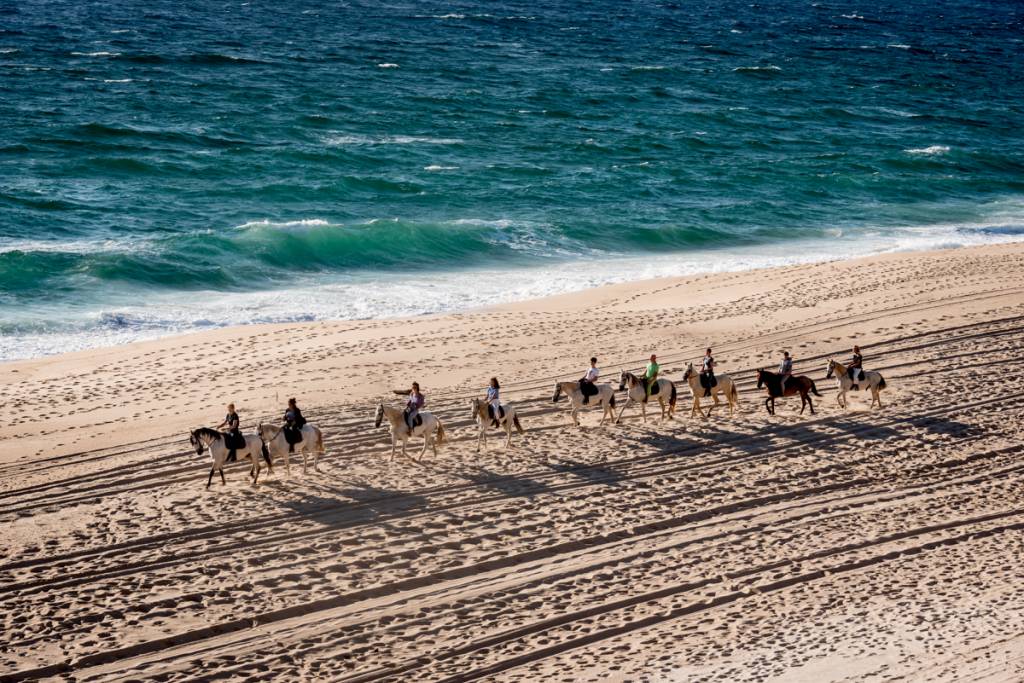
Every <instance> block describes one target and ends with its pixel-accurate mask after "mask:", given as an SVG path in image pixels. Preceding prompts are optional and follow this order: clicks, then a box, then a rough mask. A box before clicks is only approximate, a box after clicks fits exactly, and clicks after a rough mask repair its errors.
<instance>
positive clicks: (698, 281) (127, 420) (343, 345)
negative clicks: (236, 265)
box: [0, 243, 1024, 463]
mask: <svg viewBox="0 0 1024 683" xmlns="http://www.w3.org/2000/svg"><path fill="white" fill-rule="evenodd" d="M1022 254H1024V243H1009V244H1000V245H988V246H983V247H964V248H957V249H948V250H938V251H931V252H909V253H890V254H881V255H877V256H870V257H862V258H858V259H841V260H832V261H825V262H817V263H810V264H797V265H789V266H782V267H777V268H769V269H757V270H748V271H735V272H726V273H708V274H702V275H693V276H681V277H675V278H658V279H654V280H640V281H630V282H624V283H618V284H612V285H604V286H601V287H596V288H591V289H588V290H583V291H579V292H569V293H565V294H559V295H555V296H550V297H544V298H542V299H535V300H529V301H521V302H515V303H510V304H502V305H498V306H492V307H487V308H481V309H476V310H474V311H466V312H462V313H448V314H432V315H424V316H417V317H414V318H392V319H373V320H363V321H315V322H304V323H273V324H260V325H245V326H236V327H230V328H218V329H214V330H208V331H203V332H195V333H188V334H184V335H175V336H170V337H162V338H159V339H155V340H149V341H143V342H134V343H131V344H126V345H123V346H116V347H106V348H102V349H89V350H84V351H75V352H71V353H68V354H61V355H57V356H46V357H43V358H37V359H33V360H21V361H10V362H7V363H3V364H0V402H2V403H3V404H4V409H3V412H2V413H0V421H2V422H3V424H4V425H5V426H3V427H0V440H3V442H4V445H2V446H0V463H2V462H9V461H11V460H12V459H16V458H18V457H19V456H20V457H26V456H29V455H31V454H32V453H35V454H37V455H40V454H42V453H43V452H50V451H52V452H55V453H67V452H75V451H77V450H80V449H82V448H83V447H85V446H86V445H87V444H89V443H99V444H105V445H111V444H115V443H117V442H118V439H123V437H122V436H120V435H119V431H120V430H121V429H125V428H128V429H130V430H131V432H132V433H133V434H136V433H138V434H139V435H140V437H141V438H149V437H155V436H163V435H166V434H169V433H174V432H182V431H184V430H186V429H189V428H193V427H195V426H198V425H199V424H203V423H206V422H210V421H211V420H214V419H215V418H216V417H218V416H219V415H220V413H222V412H223V410H222V408H223V404H225V403H227V402H228V401H230V400H234V401H235V402H236V403H239V404H240V411H241V412H242V415H243V422H245V421H246V420H247V418H248V417H249V416H255V415H260V416H269V415H275V414H276V413H277V412H278V410H277V407H278V406H279V405H281V404H283V402H284V400H285V399H286V398H289V397H291V396H293V395H294V396H295V397H297V398H299V399H300V402H304V404H306V405H309V406H311V407H315V406H317V405H320V404H328V403H336V402H338V401H344V400H366V399H368V398H370V397H373V396H380V395H382V394H383V393H386V392H388V391H390V389H392V388H400V387H404V386H406V385H407V384H408V382H409V381H411V378H412V377H416V378H418V379H419V381H420V382H421V383H422V384H424V386H425V387H429V388H430V391H433V392H437V391H466V390H468V389H471V388H473V387H475V386H476V385H477V384H478V383H480V382H482V381H486V378H487V377H489V376H490V375H492V374H495V373H499V374H500V373H509V372H512V377H517V378H518V377H522V378H524V379H525V378H526V377H528V376H529V375H530V369H531V368H536V369H543V372H544V373H545V374H547V375H562V374H566V375H568V374H571V373H573V372H576V371H577V368H578V367H582V366H581V365H580V361H579V359H580V358H584V359H585V358H588V357H589V356H590V355H592V354H593V353H597V354H598V355H599V356H600V357H602V359H603V360H602V362H605V363H607V362H616V363H617V362H620V361H621V362H625V361H627V360H628V359H640V358H644V357H645V356H646V354H647V353H650V350H655V351H658V352H659V355H663V356H666V357H671V356H672V355H675V354H678V352H679V349H682V348H686V349H689V350H690V351H691V352H695V351H696V350H697V349H700V348H702V347H703V346H705V345H708V344H711V345H714V346H715V347H716V348H721V347H722V346H723V345H725V346H728V344H729V343H730V341H731V340H733V339H736V338H737V336H738V334H739V333H741V332H747V333H749V332H750V331H751V330H752V325H753V329H756V330H757V331H758V333H759V334H761V335H763V334H764V333H765V331H771V330H773V329H775V328H777V329H782V328H784V327H785V326H786V325H795V324H806V323H807V322H808V321H812V320H814V319H816V318H819V317H822V316H825V317H828V316H834V315H835V314H836V313H837V311H840V310H842V309H843V308H844V306H848V305H850V304H849V301H861V302H870V301H871V299H872V297H871V296H870V288H869V289H868V291H865V288H864V287H863V285H862V284H860V283H861V281H862V280H863V279H864V278H865V277H866V276H868V275H870V271H872V270H875V269H878V270H886V269H889V268H894V267H895V268H899V267H906V268H909V269H910V270H911V271H916V270H919V269H920V268H922V267H924V268H932V269H934V270H935V274H936V276H940V275H941V274H942V272H943V269H944V267H940V268H936V264H937V263H941V262H943V261H948V262H949V263H952V264H957V263H962V262H974V261H976V260H978V259H988V258H997V259H998V258H1003V257H1011V258H1015V257H1017V256H1020V255H1022ZM994 275H995V274H994ZM808 276H810V277H813V278H815V279H817V280H821V281H822V283H823V282H825V281H828V282H829V283H830V284H829V285H828V286H827V287H826V286H825V285H824V284H822V283H819V284H816V285H815V286H819V287H825V289H824V290H822V292H821V295H815V297H813V298H811V299H808V300H806V301H800V300H799V295H798V294H797V293H794V294H789V295H785V296H781V295H782V294H783V292H777V293H776V296H775V298H776V299H779V300H778V301H774V302H773V301H772V296H771V293H768V292H759V291H758V289H759V287H760V286H761V283H762V281H765V280H773V279H779V278H781V279H782V285H781V286H782V287H786V286H787V285H786V284H785V280H786V279H787V278H793V279H795V280H798V279H799V278H806V277H808ZM837 278H838V279H842V278H848V286H849V287H850V288H851V291H850V292H849V294H845V293H843V292H842V290H841V283H839V282H838V280H837ZM832 281H837V282H836V284H839V285H840V288H839V289H836V287H835V285H833V284H831V282H832ZM885 285H886V287H887V288H888V291H889V293H890V295H891V294H893V293H897V292H898V293H899V294H898V295H900V296H903V295H904V293H903V290H904V289H905V287H903V286H902V285H901V282H900V281H899V280H897V281H894V282H888V283H885ZM794 286H795V287H798V286H797V285H794ZM911 289H912V290H913V291H911V292H910V294H911V295H912V296H917V297H921V293H920V291H917V290H918V289H920V288H911ZM759 297H760V298H763V299H764V302H765V306H768V307H770V315H768V316H766V319H765V320H760V321H758V320H752V310H751V305H752V303H753V301H754V300H756V299H758V298H759ZM732 309H736V310H735V311H733V310H732ZM688 310H692V311H694V316H695V317H694V318H693V319H692V321H690V322H685V317H683V318H680V314H684V316H685V313H686V311H688ZM657 311H661V312H664V313H665V315H666V316H668V317H669V318H674V319H675V321H674V322H672V323H670V324H667V325H666V324H659V322H658V321H657V318H656V317H655V315H654V312H657ZM587 312H591V313H593V314H594V315H593V316H592V319H590V320H587V321H586V322H585V323H581V322H579V320H580V316H581V315H585V314H587ZM755 317H756V316H755ZM545 319H547V320H549V321H550V324H551V325H552V326H554V327H555V328H557V329H559V330H567V329H568V330H571V331H572V336H571V337H570V338H568V339H561V340H558V341H549V340H548V336H549V335H548V333H546V332H544V324H545V323H544V320H545ZM599 319H606V320H608V321H609V322H608V324H607V328H608V330H609V331H608V332H607V333H605V332H603V331H602V330H601V329H600V327H598V326H595V325H594V323H595V322H596V321H597V320H599ZM573 321H575V322H573ZM538 324H539V325H540V327H539V329H533V328H534V327H536V326H537V325H538ZM676 325H678V327H676ZM588 328H589V329H592V330H593V331H592V332H591V333H587V334H581V333H580V332H581V331H582V330H585V329H588ZM619 328H621V329H619ZM616 329H619V331H618V332H616V331H614V330H616ZM635 329H640V330H643V334H642V335H639V337H638V338H637V339H632V336H633V330H635ZM777 329H776V331H777ZM623 330H628V334H627V335H626V338H625V341H624V342H623V341H620V339H619V335H620V334H622V331H623ZM743 336H746V335H743ZM641 338H642V339H641ZM439 339H440V340H443V341H441V342H440V343H438V341H437V340H439ZM794 341H796V340H794ZM797 343H798V344H799V342H797ZM517 345H518V346H525V347H526V348H524V349H521V350H519V351H515V349H516V347H517ZM446 347H450V348H451V350H456V351H457V352H458V353H460V354H463V355H462V356H461V358H462V360H463V362H460V363H454V364H453V363H452V362H451V360H452V359H454V358H459V357H460V356H454V357H452V356H448V355H447V353H446V350H447V349H446ZM481 348H486V349H488V350H487V351H481ZM776 350H777V349H776ZM801 350H802V349H800V347H799V345H798V346H797V347H796V349H795V352H796V355H797V358H798V362H799V356H800V352H801ZM766 351H767V349H766ZM492 354H493V355H492ZM509 354H510V355H509ZM552 355H553V356H554V357H552ZM502 356H507V357H509V358H512V359H514V360H513V362H512V363H509V362H507V361H506V360H503V358H502ZM250 357H251V359H252V362H251V363H250V362H249V360H250ZM696 357H698V356H697V355H695V356H694V358H696ZM768 360H770V359H769V358H766V362H767V361H768ZM773 362H774V361H773ZM453 365H454V366H453ZM509 365H514V366H516V367H515V369H514V370H513V369H510V368H509ZM307 373H308V379H303V377H304V375H307ZM533 374H536V372H534V373H533ZM130 376H132V377H133V376H138V377H141V378H143V379H142V381H138V380H132V379H130ZM506 379H507V377H506ZM147 383H152V386H148V384H147ZM40 393H42V394H45V395H47V397H45V398H43V397H40ZM33 414H35V415H38V417H32V415H33ZM93 415H96V416H103V418H104V419H103V420H95V419H93V417H92V416H93ZM44 416H45V417H44ZM96 422H102V423H105V424H104V425H103V426H102V427H98V426H97V425H96V424H95V423H96ZM30 424H32V425H35V426H32V427H29V425H30ZM44 424H46V425H48V428H47V427H44V426H43V425H44ZM117 425H120V427H119V428H118V427H117ZM127 425H130V427H127ZM55 434H64V435H65V437H64V438H61V439H59V440H58V439H57V438H55V437H54V435H55ZM132 440H134V439H132ZM26 446H29V448H28V452H26Z"/></svg>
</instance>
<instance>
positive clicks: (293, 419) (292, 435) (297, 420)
mask: <svg viewBox="0 0 1024 683" xmlns="http://www.w3.org/2000/svg"><path fill="white" fill-rule="evenodd" d="M304 424H306V418H304V417H303V416H302V411H301V410H299V406H297V405H296V404H295V399H294V398H290V399H288V409H287V410H285V411H284V431H285V441H287V442H288V452H289V453H294V452H295V443H294V442H296V441H301V440H302V438H301V437H300V436H299V432H301V431H302V425H304Z"/></svg>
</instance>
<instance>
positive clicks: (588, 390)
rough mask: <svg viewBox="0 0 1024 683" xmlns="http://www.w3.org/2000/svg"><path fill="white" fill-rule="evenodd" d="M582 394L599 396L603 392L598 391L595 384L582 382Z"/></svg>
mask: <svg viewBox="0 0 1024 683" xmlns="http://www.w3.org/2000/svg"><path fill="white" fill-rule="evenodd" d="M580 393H581V394H583V395H584V396H597V395H598V394H599V393H601V392H600V391H598V390H597V387H596V386H595V385H594V383H593V382H580Z"/></svg>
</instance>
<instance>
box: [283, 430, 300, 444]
mask: <svg viewBox="0 0 1024 683" xmlns="http://www.w3.org/2000/svg"><path fill="white" fill-rule="evenodd" d="M284 440H285V442H286V443H287V444H288V445H289V446H294V445H295V444H297V443H299V442H300V441H302V427H289V426H285V428H284Z"/></svg>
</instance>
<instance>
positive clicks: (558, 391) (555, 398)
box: [551, 382, 562, 403]
mask: <svg viewBox="0 0 1024 683" xmlns="http://www.w3.org/2000/svg"><path fill="white" fill-rule="evenodd" d="M561 395H562V385H561V384H560V383H559V382H555V395H554V396H552V397H551V402H552V403H558V397H559V396H561Z"/></svg>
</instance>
